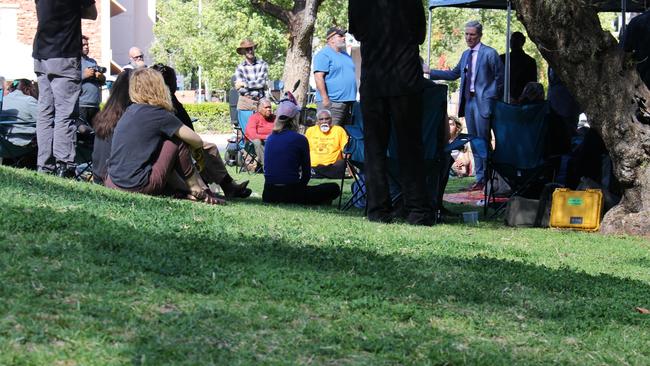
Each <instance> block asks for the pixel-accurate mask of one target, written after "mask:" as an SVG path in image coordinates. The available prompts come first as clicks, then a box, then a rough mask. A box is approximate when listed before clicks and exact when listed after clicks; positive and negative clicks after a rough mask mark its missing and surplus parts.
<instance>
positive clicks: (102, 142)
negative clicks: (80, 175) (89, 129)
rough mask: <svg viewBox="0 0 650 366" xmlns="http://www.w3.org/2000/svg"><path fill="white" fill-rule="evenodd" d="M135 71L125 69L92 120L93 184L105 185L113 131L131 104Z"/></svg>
mask: <svg viewBox="0 0 650 366" xmlns="http://www.w3.org/2000/svg"><path fill="white" fill-rule="evenodd" d="M131 71H133V69H124V71H122V72H121V73H120V74H119V75H118V76H117V79H115V82H114V83H113V86H112V87H111V94H110V95H109V97H108V100H107V101H106V104H105V105H104V108H103V109H102V110H101V111H99V112H98V113H97V114H96V115H95V117H94V118H93V120H92V125H93V128H94V129H95V141H94V143H93V155H92V156H93V182H94V183H96V184H104V180H105V179H106V172H107V170H108V158H109V157H110V156H111V142H112V140H113V131H114V130H115V126H117V121H119V120H120V118H121V117H122V114H124V111H125V110H126V107H128V106H129V105H130V104H131V98H129V77H130V76H131Z"/></svg>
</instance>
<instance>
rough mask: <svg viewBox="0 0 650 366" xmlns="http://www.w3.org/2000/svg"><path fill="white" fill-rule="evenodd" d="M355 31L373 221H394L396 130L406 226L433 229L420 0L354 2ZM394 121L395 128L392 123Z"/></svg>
mask: <svg viewBox="0 0 650 366" xmlns="http://www.w3.org/2000/svg"><path fill="white" fill-rule="evenodd" d="M348 12H349V13H348V15H349V20H350V27H349V32H350V33H352V34H353V35H354V37H355V38H356V39H357V40H358V41H359V42H361V59H362V63H361V86H360V90H359V91H360V94H361V110H362V113H363V119H364V132H363V133H364V140H365V156H366V161H365V163H366V166H365V169H366V188H367V194H368V196H367V197H368V200H367V202H368V220H370V221H376V222H384V223H388V222H391V221H392V219H393V214H392V213H393V212H392V207H391V199H390V195H389V190H388V178H387V172H388V168H387V163H386V150H387V147H388V138H389V135H390V131H391V124H392V126H393V128H394V130H395V136H396V138H397V144H398V149H397V150H398V151H397V154H398V159H399V164H400V175H401V176H400V178H401V179H400V182H401V185H402V193H403V202H404V211H403V213H402V214H403V215H404V216H405V218H406V221H407V222H408V223H409V224H412V225H431V224H433V222H434V214H433V207H432V203H431V202H432V201H431V197H427V193H426V189H425V180H424V172H423V171H422V166H423V163H424V158H423V156H424V153H423V151H424V149H423V146H422V138H421V136H422V89H423V87H424V77H423V75H422V65H421V64H420V55H419V54H420V50H419V45H420V44H422V43H423V42H424V39H425V36H426V20H425V17H424V8H423V6H422V1H420V0H402V1H395V0H350V2H349V8H348ZM391 121H392V123H391Z"/></svg>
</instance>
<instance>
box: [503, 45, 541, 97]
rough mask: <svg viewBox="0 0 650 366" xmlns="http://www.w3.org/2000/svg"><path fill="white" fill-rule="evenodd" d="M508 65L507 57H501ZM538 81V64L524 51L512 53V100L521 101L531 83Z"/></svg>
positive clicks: (513, 51)
mask: <svg viewBox="0 0 650 366" xmlns="http://www.w3.org/2000/svg"><path fill="white" fill-rule="evenodd" d="M499 58H501V62H502V63H503V64H504V65H505V64H506V55H505V54H503V55H501V56H499ZM531 81H532V82H535V81H537V62H536V61H535V59H534V58H532V57H530V56H528V55H527V54H526V52H524V51H523V50H512V51H510V98H513V99H519V98H520V97H521V92H522V91H524V87H525V86H526V84H528V83H529V82H531Z"/></svg>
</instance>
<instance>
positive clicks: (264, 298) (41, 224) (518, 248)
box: [0, 167, 650, 365]
mask: <svg viewBox="0 0 650 366" xmlns="http://www.w3.org/2000/svg"><path fill="white" fill-rule="evenodd" d="M248 177H250V178H251V179H252V182H251V186H252V188H253V190H254V191H255V194H254V196H253V197H251V198H249V199H247V200H241V201H237V202H233V203H231V204H229V205H228V206H222V207H216V206H207V205H203V204H197V203H191V202H187V201H174V200H169V199H159V198H152V197H146V196H141V195H133V194H126V193H121V192H115V191H109V190H106V189H104V188H102V187H98V186H94V185H91V184H85V183H78V182H72V181H66V180H62V179H57V178H54V177H46V176H41V175H37V174H36V173H33V172H28V171H17V170H14V169H10V168H5V167H0V205H1V206H2V214H1V220H0V226H1V227H0V365H123V364H136V365H165V364H186V365H211V364H213V365H224V364H235V365H249V364H258V363H261V364H272V365H286V364H327V365H331V364H334V365H358V364H365V365H388V364H391V365H392V364H418V365H420V364H425V365H426V364H433V365H446V364H449V365H458V364H471V365H511V364H520V365H535V364H572V365H627V364H629V365H648V364H650V315H642V314H639V313H637V312H635V310H634V308H635V307H637V306H640V307H645V308H650V252H649V249H650V244H649V243H648V241H646V240H644V239H639V238H632V237H622V236H621V237H619V236H601V235H599V234H588V233H577V232H568V231H555V230H544V229H513V228H508V227H505V226H503V225H502V224H501V223H499V222H481V223H480V224H479V225H478V226H465V225H463V224H461V223H450V224H442V225H438V226H435V227H431V228H423V227H411V226H407V225H401V224H400V225H380V224H374V223H369V222H367V221H366V220H365V219H364V218H363V217H362V215H361V212H360V211H359V210H352V211H349V212H345V213H340V212H338V211H337V210H336V209H335V208H334V207H331V208H303V207H297V206H269V205H264V204H262V202H261V198H260V196H261V186H262V179H261V177H260V176H249V175H246V174H242V175H239V176H237V178H238V179H244V178H248ZM462 183H464V182H462V181H460V182H458V181H453V184H455V186H456V187H458V186H461V185H463V184H462ZM454 209H455V210H461V209H462V208H459V207H454Z"/></svg>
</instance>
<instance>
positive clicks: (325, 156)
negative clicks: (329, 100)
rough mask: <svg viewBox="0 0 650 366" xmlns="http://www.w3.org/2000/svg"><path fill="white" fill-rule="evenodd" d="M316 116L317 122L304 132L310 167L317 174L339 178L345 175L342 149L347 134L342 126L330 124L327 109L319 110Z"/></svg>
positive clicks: (329, 113) (329, 115) (330, 115)
mask: <svg viewBox="0 0 650 366" xmlns="http://www.w3.org/2000/svg"><path fill="white" fill-rule="evenodd" d="M317 117H318V123H317V124H316V125H314V126H311V127H309V128H308V129H307V131H306V132H305V137H307V141H309V156H310V159H311V166H312V169H313V170H314V173H316V175H318V176H322V177H325V178H330V179H340V178H342V177H343V176H344V175H345V160H343V149H344V148H345V144H347V143H348V134H347V133H346V132H345V129H343V127H341V126H336V125H332V113H331V112H330V111H329V110H327V109H323V110H321V111H319V112H318V115H317Z"/></svg>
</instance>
